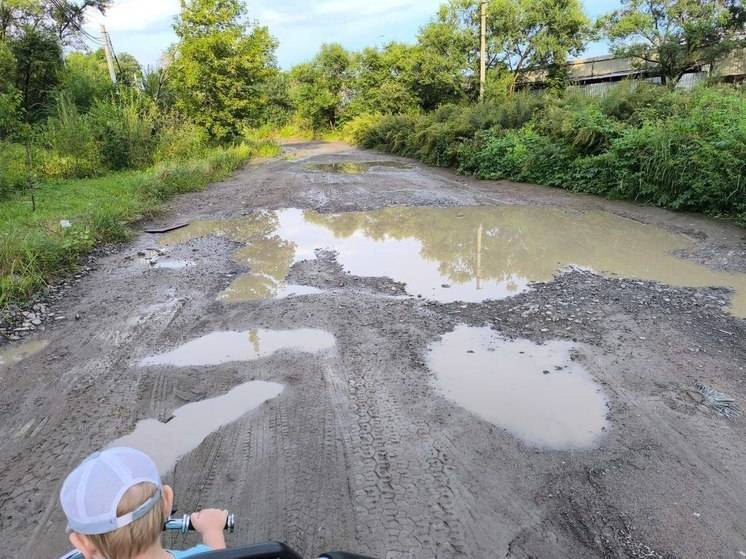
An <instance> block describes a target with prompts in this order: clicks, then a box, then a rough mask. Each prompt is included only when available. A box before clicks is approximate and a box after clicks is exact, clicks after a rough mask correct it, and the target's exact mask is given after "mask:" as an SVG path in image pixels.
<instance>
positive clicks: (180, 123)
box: [155, 116, 208, 163]
mask: <svg viewBox="0 0 746 559" xmlns="http://www.w3.org/2000/svg"><path fill="white" fill-rule="evenodd" d="M207 145H208V135H207V131H206V130H204V129H203V128H200V127H198V126H196V125H195V124H192V123H190V122H187V121H184V120H182V119H181V118H179V117H176V116H172V117H169V118H168V119H167V122H166V123H165V124H164V125H163V127H162V128H161V130H160V132H159V139H158V147H157V148H156V153H155V161H156V162H159V163H160V162H164V161H182V160H185V159H196V158H198V157H202V156H203V155H204V154H205V153H206V152H207Z"/></svg>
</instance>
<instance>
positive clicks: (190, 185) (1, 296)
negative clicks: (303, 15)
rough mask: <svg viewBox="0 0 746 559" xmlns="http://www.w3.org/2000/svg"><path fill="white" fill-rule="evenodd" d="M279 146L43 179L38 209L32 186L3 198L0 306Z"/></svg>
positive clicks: (220, 150)
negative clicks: (175, 200) (178, 197)
mask: <svg viewBox="0 0 746 559" xmlns="http://www.w3.org/2000/svg"><path fill="white" fill-rule="evenodd" d="M278 153H279V147H278V146H277V144H274V143H273V142H268V141H261V142H251V143H249V144H242V145H239V146H235V147H230V148H218V149H214V150H211V151H209V152H208V153H207V154H206V155H205V156H204V157H202V158H200V159H196V160H189V161H176V162H169V163H162V164H159V165H156V166H154V167H152V168H150V169H148V170H145V171H128V172H121V173H115V174H111V175H107V176H104V177H97V178H91V179H76V180H61V181H53V182H46V183H43V184H41V185H39V186H38V187H37V188H36V189H35V198H36V211H32V206H31V198H30V195H29V194H28V193H18V194H17V195H14V196H13V197H11V198H10V199H7V200H4V201H1V202H0V309H2V308H4V307H6V306H8V305H10V304H13V303H18V302H22V301H24V300H27V299H28V298H29V297H30V296H31V295H33V294H34V293H35V292H38V291H40V290H42V289H44V287H45V286H46V285H47V284H48V283H49V282H50V281H53V280H54V279H56V278H59V277H61V276H62V275H64V274H65V273H69V272H70V271H72V270H74V269H75V267H76V265H77V263H78V261H79V258H80V257H81V256H82V255H84V254H86V253H88V252H90V251H91V250H92V249H93V248H94V247H95V246H97V245H99V244H104V243H115V242H123V241H126V240H127V239H129V238H130V237H131V235H132V230H131V229H130V228H129V224H131V223H132V222H134V221H137V220H140V219H142V218H145V217H149V216H153V215H155V214H156V213H157V212H158V211H159V207H160V203H161V202H163V201H164V200H166V199H167V198H169V197H170V196H173V195H175V194H179V193H184V192H191V191H196V190H202V189H204V188H205V187H206V186H207V185H208V184H210V183H211V182H214V181H216V180H220V179H223V178H225V177H226V176H227V175H229V174H230V173H231V172H233V171H235V170H236V169H238V168H239V167H241V166H242V165H243V164H244V163H245V162H246V161H248V160H249V159H250V158H251V157H271V156H274V155H277V154H278Z"/></svg>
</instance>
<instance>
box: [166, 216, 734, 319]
mask: <svg viewBox="0 0 746 559" xmlns="http://www.w3.org/2000/svg"><path fill="white" fill-rule="evenodd" d="M207 235H218V236H222V237H225V238H227V239H230V240H232V241H236V242H239V243H242V244H244V245H245V247H244V248H242V249H239V250H238V251H237V252H236V253H235V254H234V259H235V260H236V262H238V263H240V264H242V265H245V266H247V267H248V268H249V269H250V270H251V271H250V272H249V273H248V274H245V275H243V276H241V277H239V278H238V279H236V281H235V282H234V283H233V284H232V285H231V286H230V287H229V288H228V289H227V290H226V291H225V292H224V293H223V294H222V295H221V298H222V299H224V300H227V301H230V302H240V301H248V300H256V299H268V298H272V297H274V296H275V295H276V294H277V293H278V292H280V291H281V290H282V289H283V288H284V287H285V285H286V284H285V279H286V277H287V275H288V273H289V270H290V267H291V266H292V265H293V264H294V263H296V262H299V261H302V260H308V259H313V258H315V251H316V250H317V249H330V250H333V251H336V252H337V254H338V257H337V259H338V261H339V263H340V264H341V265H342V266H343V267H344V269H345V270H346V271H347V272H350V273H352V274H354V275H357V276H372V277H381V276H387V277H390V278H391V279H393V280H395V281H400V282H403V283H406V286H407V287H406V288H407V292H408V293H409V294H410V295H415V296H416V295H420V296H422V297H425V298H428V299H433V300H437V301H440V302H453V301H465V302H480V301H484V300H486V299H501V298H505V297H508V296H511V295H515V294H517V293H520V292H522V291H526V290H527V289H529V284H530V283H531V282H540V281H550V280H551V279H552V277H553V276H554V275H555V274H556V273H558V272H560V271H561V270H563V269H565V268H567V267H568V266H571V265H574V266H578V267H582V268H588V269H592V270H594V271H596V272H598V273H606V274H611V275H618V276H623V277H627V278H636V279H643V280H653V281H659V282H662V283H666V284H669V285H672V286H679V287H729V288H732V289H734V290H735V291H736V293H735V295H734V298H733V304H732V310H733V312H734V314H736V315H738V316H746V274H737V273H725V272H716V271H714V270H711V269H709V268H707V267H705V266H702V265H701V264H698V263H696V262H693V261H689V260H686V259H683V258H679V257H677V256H675V255H674V254H673V253H674V252H676V251H678V250H685V249H687V248H690V247H691V246H692V242H691V241H689V240H688V239H687V238H686V237H683V236H680V235H675V234H672V233H668V232H666V231H663V230H662V229H659V228H657V227H654V226H650V225H645V224H642V223H639V222H636V221H633V220H629V219H625V218H622V217H618V216H615V215H613V214H608V213H605V212H600V211H590V212H571V211H564V210H560V209H554V208H538V207H525V206H498V207H471V208H387V209H384V210H377V211H371V212H351V213H344V214H319V213H317V212H314V211H301V210H292V209H291V210H281V211H277V212H258V213H255V214H252V215H251V216H248V217H246V218H244V219H238V220H223V221H203V222H197V223H193V224H191V225H190V226H189V227H186V228H185V229H181V230H179V231H174V232H172V233H169V234H168V235H166V237H165V238H164V241H163V242H164V243H166V244H179V243H184V242H187V241H189V240H191V239H194V238H198V237H202V236H207Z"/></svg>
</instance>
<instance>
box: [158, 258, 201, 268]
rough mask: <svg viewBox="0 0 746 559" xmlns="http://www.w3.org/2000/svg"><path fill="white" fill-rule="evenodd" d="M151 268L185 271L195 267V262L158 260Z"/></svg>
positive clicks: (169, 259) (168, 259) (171, 259)
mask: <svg viewBox="0 0 746 559" xmlns="http://www.w3.org/2000/svg"><path fill="white" fill-rule="evenodd" d="M151 266H152V267H153V268H156V269H161V270H184V269H185V268H189V267H191V266H194V262H193V261H191V260H178V259H174V258H166V259H163V260H156V261H155V262H153V263H151Z"/></svg>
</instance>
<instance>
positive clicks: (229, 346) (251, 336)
mask: <svg viewBox="0 0 746 559" xmlns="http://www.w3.org/2000/svg"><path fill="white" fill-rule="evenodd" d="M335 343H336V340H335V338H334V336H333V335H332V334H330V333H329V332H326V331H324V330H315V329H311V328H300V329H297V330H250V331H248V332H213V333H212V334H208V335H206V336H203V337H201V338H197V339H196V340H192V341H191V342H187V343H186V344H184V345H182V346H180V347H178V348H176V349H175V350H173V351H169V352H168V353H163V354H160V355H152V356H150V357H146V358H145V359H143V360H142V361H140V366H141V367H147V366H151V365H171V366H173V367H203V366H211V365H220V364H223V363H232V362H234V361H254V360H257V359H262V358H265V357H269V356H270V355H272V354H274V353H277V352H278V351H297V352H304V353H319V352H321V351H325V350H327V349H331V348H333V347H334V346H335Z"/></svg>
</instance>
